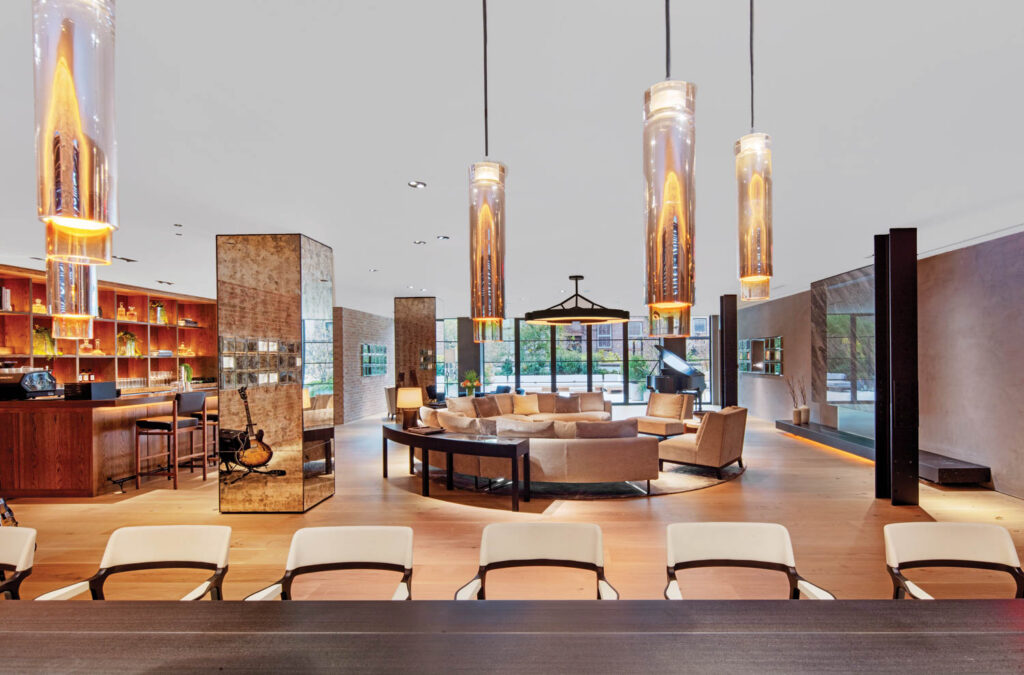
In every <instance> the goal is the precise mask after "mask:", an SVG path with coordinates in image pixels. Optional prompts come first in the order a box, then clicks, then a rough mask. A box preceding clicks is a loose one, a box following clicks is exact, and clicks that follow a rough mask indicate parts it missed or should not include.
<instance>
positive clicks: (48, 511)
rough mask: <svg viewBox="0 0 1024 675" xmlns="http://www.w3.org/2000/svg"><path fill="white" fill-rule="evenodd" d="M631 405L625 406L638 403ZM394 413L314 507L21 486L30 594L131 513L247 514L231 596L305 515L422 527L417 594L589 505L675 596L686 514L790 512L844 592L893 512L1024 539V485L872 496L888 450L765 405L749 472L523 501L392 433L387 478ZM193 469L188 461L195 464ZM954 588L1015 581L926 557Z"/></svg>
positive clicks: (1007, 593)
mask: <svg viewBox="0 0 1024 675" xmlns="http://www.w3.org/2000/svg"><path fill="white" fill-rule="evenodd" d="M626 414H628V411H625V410H623V411H618V414H617V416H624V415H626ZM379 424H380V420H378V419H368V420H363V421H360V422H356V423H352V424H348V425H345V426H342V427H339V428H338V443H337V454H338V463H337V465H338V479H337V490H338V491H337V494H336V495H335V496H334V497H333V498H331V499H329V500H327V501H326V502H324V503H322V504H320V505H319V506H317V507H315V508H314V509H312V510H311V511H309V512H308V513H306V514H302V515H277V514H272V515H221V514H219V513H218V512H217V492H216V491H217V483H216V481H215V480H210V481H209V482H207V483H203V482H202V481H201V480H199V479H197V478H191V477H189V478H186V480H185V481H184V482H183V487H182V489H180V490H178V491H177V492H175V491H172V490H169V489H166V488H165V486H166V481H164V480H162V479H153V480H150V481H149V482H148V484H147V485H146V486H145V487H144V488H143V490H142V491H141V492H136V491H135V490H134V489H129V492H128V494H127V495H110V496H106V497H102V498H98V499H92V500H70V499H63V500H57V499H47V500H43V499H20V500H15V501H14V502H13V503H12V505H13V507H14V510H15V513H16V515H17V517H18V518H19V520H20V521H21V522H22V524H23V525H26V526H30V527H35V528H37V529H38V530H39V549H38V551H37V554H36V563H35V571H34V573H33V575H32V576H31V577H29V579H27V580H26V582H25V584H24V586H23V587H22V591H23V596H24V597H29V598H31V597H35V596H36V595H38V594H40V593H42V592H44V591H48V590H51V589H53V588H56V587H58V586H61V585H63V584H65V583H70V582H72V581H75V580H78V579H82V578H85V577H87V576H88V575H90V574H91V573H92V572H93V571H95V569H96V567H97V565H98V563H99V559H100V556H101V554H102V552H103V547H104V545H105V543H106V539H107V536H108V535H109V534H110V532H111V531H112V530H114V529H115V528H117V527H120V526H124V525H142V524H173V523H209V524H225V525H230V526H231V527H232V528H233V530H234V531H233V536H232V550H231V563H230V571H229V573H228V575H227V579H226V582H225V596H226V597H227V598H228V599H239V598H242V597H244V596H246V595H247V594H249V593H251V592H253V591H256V590H258V589H259V588H261V587H263V586H264V585H266V584H269V583H270V582H272V581H274V580H275V579H276V578H277V577H278V576H279V575H280V574H281V571H282V569H283V565H284V562H285V557H286V555H287V550H288V544H289V540H290V537H291V534H292V532H293V531H294V530H295V529H297V528H299V527H304V526H317V525H355V524H393V525H409V526H411V527H412V528H413V529H414V530H415V537H416V539H415V574H414V579H413V595H414V597H415V598H417V599H447V598H451V597H452V594H453V593H454V592H455V590H456V589H457V588H458V587H459V586H461V585H462V584H463V583H464V582H465V581H467V580H469V579H470V578H471V577H472V576H473V574H474V573H475V571H476V567H477V555H478V553H477V546H478V544H479V539H480V532H481V529H482V528H483V526H484V525H485V524H487V523H489V522H495V521H545V520H550V521H582V522H593V523H597V524H599V525H600V526H601V527H602V529H603V531H604V537H605V549H606V559H605V566H606V571H607V574H608V578H609V580H610V581H611V583H612V584H613V585H615V586H616V587H617V588H618V590H619V592H620V593H621V595H622V597H623V598H660V597H661V593H662V590H663V588H664V585H665V572H664V569H665V544H664V537H665V525H666V524H667V523H671V522H676V521H699V520H705V521H713V520H740V521H771V522H778V523H782V524H784V525H785V526H786V527H788V528H789V530H790V533H791V535H792V538H793V544H794V547H795V550H796V557H797V566H798V569H799V570H800V572H801V573H802V574H803V575H804V576H805V577H807V578H809V579H811V580H812V581H814V582H816V583H818V584H820V585H821V586H823V587H825V588H827V589H829V590H831V591H833V592H834V593H835V594H836V595H837V596H839V597H841V598H885V597H889V595H890V593H891V586H890V583H889V580H888V576H887V574H886V572H885V567H884V553H883V545H882V526H883V525H884V524H886V523H890V522H900V521H924V520H932V519H934V520H955V521H972V522H987V523H998V524H1000V525H1004V526H1006V527H1007V528H1009V529H1010V531H1011V533H1012V534H1013V537H1014V539H1015V541H1016V542H1017V545H1018V547H1024V501H1022V500H1019V499H1015V498H1012V497H1008V496H1006V495H1002V494H999V493H997V492H993V491H990V490H980V489H939V488H936V487H934V486H930V485H928V484H926V483H922V484H921V507H920V508H918V507H899V508H897V507H893V506H890V505H889V504H888V503H885V502H882V501H876V500H875V499H873V480H874V479H873V465H872V464H871V463H870V462H868V461H866V460H863V459H860V458H857V457H854V456H852V455H848V454H845V453H842V452H839V451H836V450H832V449H829V448H826V447H824V446H820V445H817V444H814V443H810V442H807V441H804V440H801V439H798V438H795V437H791V436H788V435H785V434H782V433H780V432H778V431H776V430H775V429H774V428H773V427H772V426H771V425H770V424H769V423H768V422H765V421H761V420H751V421H750V423H749V424H748V429H747V442H746V449H745V452H744V459H745V460H746V464H747V465H748V469H747V471H746V473H745V474H744V475H743V476H741V477H740V478H739V479H737V480H734V481H732V482H729V483H726V484H724V485H719V486H716V487H712V488H708V489H704V490H698V491H695V492H689V493H683V494H677V495H666V496H658V497H652V498H645V497H638V498H634V499H610V500H595V501H568V500H558V501H551V500H539V499H535V500H534V501H532V502H530V503H528V504H524V505H523V507H524V510H523V512H521V513H518V514H516V513H512V512H510V511H509V510H508V508H509V506H508V505H509V500H508V498H507V497H502V496H492V495H489V494H486V493H472V492H468V491H455V492H447V491H446V490H445V489H444V486H443V483H441V484H438V483H434V484H433V485H432V495H433V496H432V497H430V498H423V497H421V496H420V495H419V479H418V478H416V477H412V476H409V475H408V473H407V459H406V458H407V454H406V452H405V449H404V447H402V446H397V445H394V444H393V445H392V447H393V450H392V453H391V463H390V473H391V477H390V478H389V479H388V480H386V481H385V480H383V479H382V478H381V475H380V445H381V443H380V433H379V430H378V426H379ZM186 475H187V474H186ZM203 576H204V574H203V573H202V572H191V571H185V572H181V573H174V574H171V575H168V574H167V573H158V572H138V573H132V574H127V575H121V578H117V577H115V578H114V580H112V581H110V582H108V588H109V593H108V597H110V598H112V599H129V598H139V599H157V598H166V599H172V598H175V597H180V595H183V594H184V593H185V592H187V591H188V590H189V589H190V588H191V587H192V586H193V585H195V583H197V581H198V579H201V578H203ZM916 578H920V579H921V580H922V581H923V583H924V584H925V587H926V588H927V589H928V590H930V591H932V592H933V593H934V594H935V595H937V596H939V597H1011V596H1012V594H1013V584H1012V582H1011V581H1010V580H1009V577H1008V576H1005V575H999V574H996V573H992V572H971V571H963V570H954V571H942V572H928V571H921V572H918V573H917V575H916ZM395 581H396V579H395V577H394V576H390V575H389V574H388V573H383V572H382V573H358V572H339V573H331V574H325V575H319V576H316V575H314V577H311V578H307V579H306V580H303V581H301V582H298V583H297V584H296V586H295V593H296V597H300V598H301V597H308V598H375V597H376V598H380V597H389V596H390V592H391V588H392V587H393V586H392V584H393V583H394V582H395ZM682 585H683V590H684V593H685V594H686V595H687V596H688V597H693V598H740V597H743V598H770V597H784V595H785V592H786V583H785V580H784V578H783V577H782V575H779V574H777V573H770V572H763V571H742V570H732V569H729V570H704V571H693V572H689V573H686V576H685V577H684V578H683V584H682ZM592 593H593V577H592V575H586V574H584V573H582V572H578V571H569V572H561V571H546V570H545V571H540V572H537V571H534V572H531V573H528V572H525V571H522V570H505V571H501V572H498V573H495V574H494V575H493V577H489V578H488V594H489V596H490V597H493V598H496V599H497V598H502V597H506V598H511V597H529V598H547V597H564V598H585V597H592V595H591V594H592Z"/></svg>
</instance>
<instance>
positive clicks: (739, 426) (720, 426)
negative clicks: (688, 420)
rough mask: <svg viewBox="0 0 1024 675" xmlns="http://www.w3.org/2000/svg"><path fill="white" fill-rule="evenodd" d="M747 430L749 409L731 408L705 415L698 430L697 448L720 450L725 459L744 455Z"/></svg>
mask: <svg viewBox="0 0 1024 675" xmlns="http://www.w3.org/2000/svg"><path fill="white" fill-rule="evenodd" d="M746 428H747V409H746V408H741V407H739V406H730V407H728V408H723V409H722V410H713V411H710V412H706V413H704V419H703V420H701V423H700V428H699V429H698V430H697V439H696V442H697V448H698V451H700V450H701V449H702V448H703V447H704V446H705V445H710V446H711V447H714V448H718V451H719V452H720V454H721V455H722V457H723V458H726V457H728V458H734V457H739V456H740V455H742V454H743V437H744V434H745V433H746Z"/></svg>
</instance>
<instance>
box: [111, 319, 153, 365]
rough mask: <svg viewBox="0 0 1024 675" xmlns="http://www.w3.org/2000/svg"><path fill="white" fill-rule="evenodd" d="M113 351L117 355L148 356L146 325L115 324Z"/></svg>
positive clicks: (130, 356) (147, 331) (129, 356)
mask: <svg viewBox="0 0 1024 675" xmlns="http://www.w3.org/2000/svg"><path fill="white" fill-rule="evenodd" d="M116 338H117V339H116V345H117V347H116V350H115V353H116V354H117V356H119V357H128V358H145V357H146V356H149V329H148V328H147V327H146V326H138V325H121V324H120V323H118V324H117V336H116Z"/></svg>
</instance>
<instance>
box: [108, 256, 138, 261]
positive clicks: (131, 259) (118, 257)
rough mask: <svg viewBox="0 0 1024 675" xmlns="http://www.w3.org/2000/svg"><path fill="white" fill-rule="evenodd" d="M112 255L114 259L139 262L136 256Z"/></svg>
mask: <svg viewBox="0 0 1024 675" xmlns="http://www.w3.org/2000/svg"><path fill="white" fill-rule="evenodd" d="M110 257H111V258H113V259H114V260H120V261H121V262H126V263H136V262H139V261H138V260H136V259H135V258H125V257H124V256H123V255H112V256H110Z"/></svg>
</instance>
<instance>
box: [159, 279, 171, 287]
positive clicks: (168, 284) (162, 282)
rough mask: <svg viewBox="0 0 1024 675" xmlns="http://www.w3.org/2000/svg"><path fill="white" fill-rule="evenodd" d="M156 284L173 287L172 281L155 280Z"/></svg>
mask: <svg viewBox="0 0 1024 675" xmlns="http://www.w3.org/2000/svg"><path fill="white" fill-rule="evenodd" d="M156 282H157V283H158V284H163V285H164V286H173V285H174V282H173V281H162V280H160V279H157V280H156Z"/></svg>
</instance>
